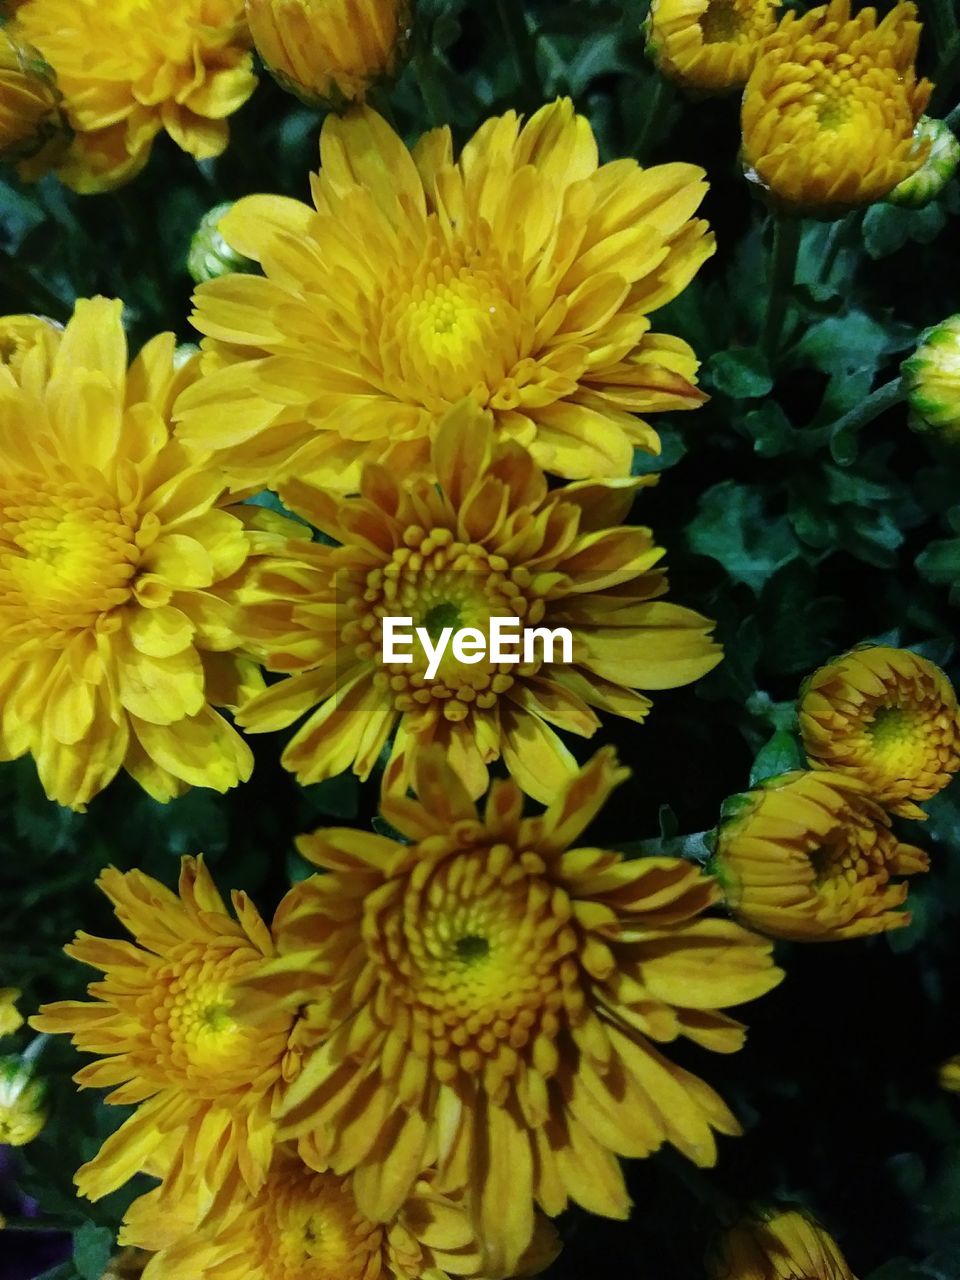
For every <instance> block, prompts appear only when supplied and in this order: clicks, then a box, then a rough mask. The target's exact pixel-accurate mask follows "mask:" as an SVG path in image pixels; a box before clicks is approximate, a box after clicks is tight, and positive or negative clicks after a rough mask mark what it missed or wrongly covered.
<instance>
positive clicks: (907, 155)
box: [741, 0, 932, 215]
mask: <svg viewBox="0 0 960 1280" xmlns="http://www.w3.org/2000/svg"><path fill="white" fill-rule="evenodd" d="M919 39H920V24H919V22H917V20H916V8H915V6H914V5H913V4H909V3H903V2H902V0H901V2H900V3H898V4H897V5H896V6H895V7H894V8H893V9H892V10H891V11H890V12H889V13H888V14H887V15H886V17H884V18H883V20H882V21H881V22H879V23H878V22H877V13H876V10H875V9H872V8H865V9H861V10H860V12H859V13H858V14H857V15H856V17H853V18H851V16H850V0H830V3H829V4H826V5H822V6H820V7H819V8H817V9H811V10H810V11H809V12H808V13H805V14H803V15H802V16H801V15H798V14H797V13H796V12H794V11H793V10H792V9H791V10H788V11H787V12H786V13H785V14H784V16H783V18H782V19H781V20H780V25H779V26H778V28H777V30H776V31H775V32H774V33H773V34H772V35H771V36H768V37H767V39H766V40H765V42H764V45H763V48H762V50H761V52H760V55H759V57H758V58H757V61H756V64H755V66H754V68H753V71H752V73H751V75H750V79H749V80H748V81H747V87H746V90H745V92H744V95H743V110H742V117H741V124H742V129H743V158H744V163H745V165H746V167H747V172H748V176H749V177H752V178H754V179H755V180H756V181H757V182H759V183H760V184H761V185H762V186H763V187H765V188H766V189H767V190H768V191H769V192H770V194H771V196H772V197H773V199H775V200H777V201H779V202H781V203H783V204H785V205H788V206H792V207H794V208H797V209H799V210H800V211H801V212H804V211H807V212H820V213H825V214H827V215H832V214H835V213H838V212H842V211H843V210H845V209H850V208H855V207H857V206H859V205H865V204H870V203H872V202H873V201H875V200H882V199H883V197H884V196H886V195H888V194H889V193H890V191H892V190H893V188H894V187H895V186H896V185H897V183H899V182H902V181H903V180H904V179H905V178H908V177H909V176H910V175H911V174H912V173H914V172H915V171H916V170H917V169H918V168H919V167H920V166H921V164H923V162H924V160H925V159H926V155H927V152H928V150H929V143H925V142H923V141H922V140H918V139H916V138H915V137H914V129H915V127H916V125H917V121H918V120H919V119H920V116H921V114H922V113H923V110H924V108H925V107H926V105H927V101H928V99H929V97H930V91H931V88H932V86H931V84H930V82H929V81H928V80H919V81H918V80H917V75H916V70H915V68H914V62H915V59H916V54H917V44H918V42H919Z"/></svg>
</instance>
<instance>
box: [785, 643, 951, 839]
mask: <svg viewBox="0 0 960 1280" xmlns="http://www.w3.org/2000/svg"><path fill="white" fill-rule="evenodd" d="M797 714H798V717H799V721H800V732H801V734H802V735H803V745H804V750H805V751H806V753H807V758H808V759H809V760H810V762H811V763H812V764H813V765H815V766H816V767H818V768H823V769H833V770H835V771H836V772H839V773H847V774H850V775H851V777H854V778H860V779H861V780H862V781H863V782H865V783H866V784H867V786H868V788H869V794H870V795H871V796H872V797H873V799H874V800H877V801H879V802H880V804H882V805H884V806H885V807H886V808H888V809H890V810H891V811H892V812H893V813H898V814H901V815H902V816H903V817H907V818H923V817H925V816H926V815H925V814H924V812H923V810H922V809H921V808H920V807H919V806H918V805H917V804H916V803H915V802H916V801H918V800H929V799H930V798H931V796H935V795H936V794H937V792H938V791H942V790H943V788H944V787H945V786H946V785H947V784H948V783H949V782H950V780H951V778H952V777H953V775H954V774H955V773H956V772H957V770H958V769H960V710H958V707H957V695H956V694H955V693H954V690H953V685H952V684H951V683H950V681H949V680H948V679H947V677H946V676H945V675H944V674H943V672H942V671H941V670H940V668H939V667H937V666H934V664H933V663H932V662H930V661H929V660H928V659H926V658H923V657H921V656H920V655H919V654H917V653H912V652H911V651H910V650H909V649H893V648H890V647H889V646H888V645H864V646H862V647H860V648H858V649H853V650H851V652H850V653H847V654H844V655H843V657H841V658H837V659H836V660H835V661H834V662H828V663H827V665H826V666H824V667H821V668H820V669H819V670H818V671H815V672H814V673H813V675H812V676H810V677H809V679H807V680H806V681H805V682H804V685H803V689H802V691H801V695H800V701H799V702H798V704H797Z"/></svg>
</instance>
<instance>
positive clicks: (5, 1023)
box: [0, 987, 23, 1036]
mask: <svg viewBox="0 0 960 1280" xmlns="http://www.w3.org/2000/svg"><path fill="white" fill-rule="evenodd" d="M20 995H21V993H20V991H19V990H18V989H17V988H16V987H0V1036H12V1035H13V1033H14V1032H15V1031H19V1030H20V1028H21V1027H22V1026H23V1015H22V1014H21V1013H20V1010H19V1009H18V1008H17V1001H18V1000H19V999H20Z"/></svg>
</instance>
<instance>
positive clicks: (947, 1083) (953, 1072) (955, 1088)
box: [940, 1054, 960, 1093]
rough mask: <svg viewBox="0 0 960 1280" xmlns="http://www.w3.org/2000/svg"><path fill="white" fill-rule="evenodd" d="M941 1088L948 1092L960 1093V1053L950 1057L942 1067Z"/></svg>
mask: <svg viewBox="0 0 960 1280" xmlns="http://www.w3.org/2000/svg"><path fill="white" fill-rule="evenodd" d="M940 1088H941V1089H946V1090H947V1092H948V1093H960V1054H958V1055H957V1056H956V1057H954V1058H948V1059H947V1061H946V1062H945V1063H944V1064H943V1066H942V1067H941V1068H940Z"/></svg>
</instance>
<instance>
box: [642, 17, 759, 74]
mask: <svg viewBox="0 0 960 1280" xmlns="http://www.w3.org/2000/svg"><path fill="white" fill-rule="evenodd" d="M779 5H780V0H653V3H652V4H651V5H650V14H649V16H648V18H647V24H646V34H647V52H648V53H649V54H650V56H651V57H652V58H653V60H654V62H655V63H656V64H657V67H658V68H659V70H660V71H661V72H662V73H663V74H664V75H665V76H669V77H670V79H671V80H676V81H677V83H678V84H681V85H683V86H684V88H689V89H699V90H702V91H704V92H708V93H717V92H722V91H723V90H725V89H739V88H742V86H743V85H745V84H746V83H747V78H748V76H749V75H750V72H751V71H752V69H753V64H754V62H755V61H756V58H757V53H758V52H759V49H760V44H761V41H762V40H763V38H764V36H766V35H769V33H770V32H771V31H773V29H774V28H775V27H776V25H777V9H778V8H779Z"/></svg>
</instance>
